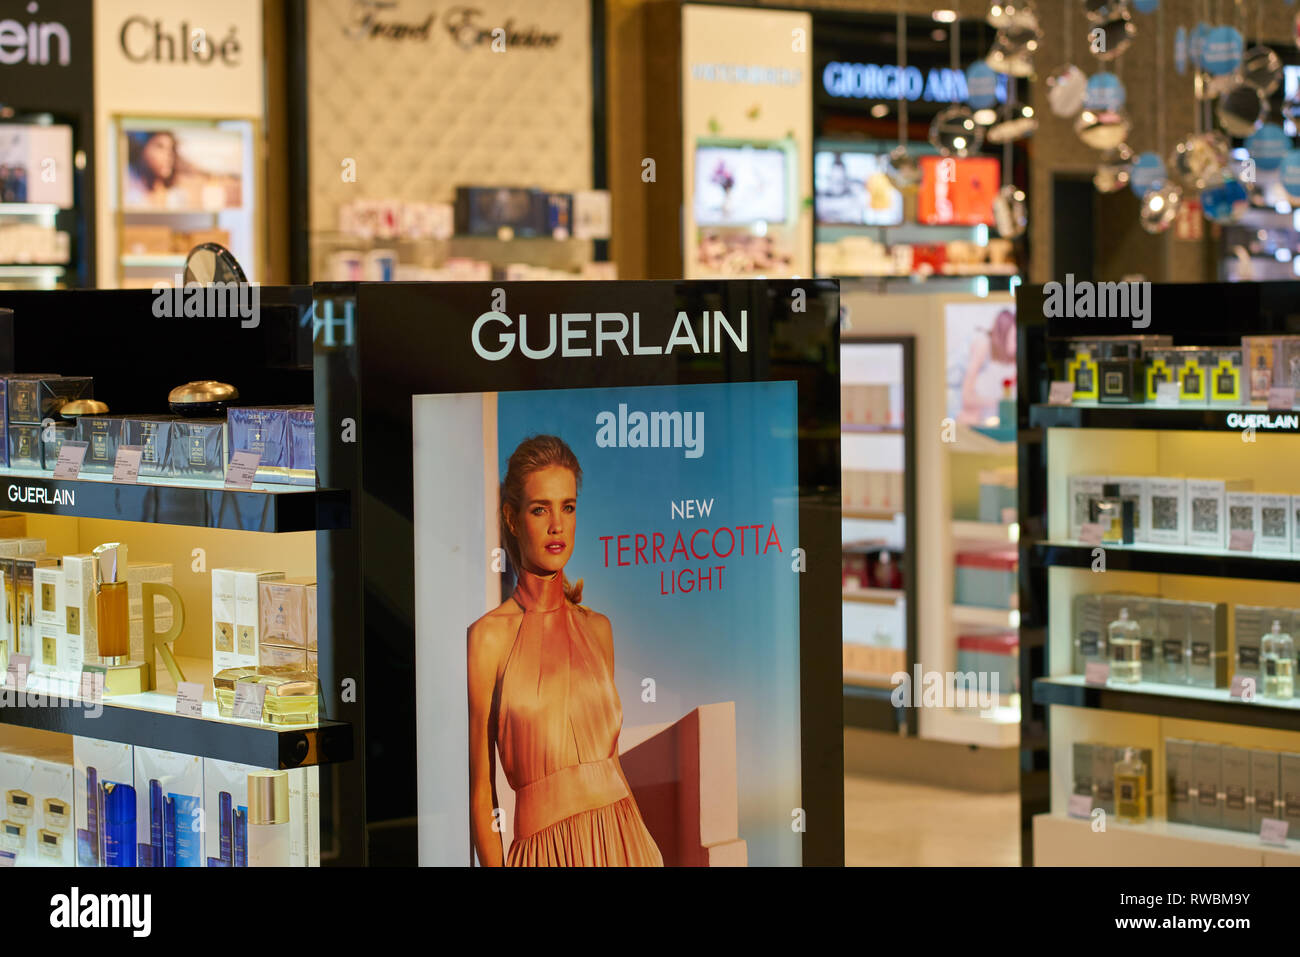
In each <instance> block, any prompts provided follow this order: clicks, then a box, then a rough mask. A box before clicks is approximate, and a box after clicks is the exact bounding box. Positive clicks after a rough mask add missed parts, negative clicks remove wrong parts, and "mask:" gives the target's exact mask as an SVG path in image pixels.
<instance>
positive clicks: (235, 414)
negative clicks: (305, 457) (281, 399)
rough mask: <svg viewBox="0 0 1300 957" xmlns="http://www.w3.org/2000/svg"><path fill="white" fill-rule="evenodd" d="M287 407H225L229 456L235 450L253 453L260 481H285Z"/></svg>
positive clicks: (288, 409)
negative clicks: (257, 460)
mask: <svg viewBox="0 0 1300 957" xmlns="http://www.w3.org/2000/svg"><path fill="white" fill-rule="evenodd" d="M290 408H291V407H290V406H236V407H232V408H230V409H227V410H226V423H227V425H228V426H229V428H230V452H229V455H230V459H231V460H233V459H234V457H235V453H236V452H256V453H257V454H258V455H259V456H260V457H261V461H260V463H259V464H258V467H257V480H258V481H260V482H287V481H288V480H289V411H290Z"/></svg>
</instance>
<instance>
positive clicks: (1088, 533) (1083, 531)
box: [1079, 522, 1101, 545]
mask: <svg viewBox="0 0 1300 957" xmlns="http://www.w3.org/2000/svg"><path fill="white" fill-rule="evenodd" d="M1079 541H1081V542H1083V544H1085V545H1100V544H1101V525H1100V524H1098V523H1097V522H1084V523H1083V525H1081V526H1080V527H1079Z"/></svg>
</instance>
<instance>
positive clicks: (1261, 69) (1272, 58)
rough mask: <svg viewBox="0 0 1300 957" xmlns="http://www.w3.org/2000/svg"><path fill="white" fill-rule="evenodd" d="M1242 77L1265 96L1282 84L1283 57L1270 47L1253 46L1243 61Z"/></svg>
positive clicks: (1271, 93)
mask: <svg viewBox="0 0 1300 957" xmlns="http://www.w3.org/2000/svg"><path fill="white" fill-rule="evenodd" d="M1241 78H1242V79H1243V80H1244V81H1245V82H1247V83H1249V84H1250V85H1251V86H1253V87H1254V88H1255V89H1257V90H1259V92H1260V93H1262V94H1264V96H1272V95H1273V93H1274V92H1276V90H1277V88H1278V87H1279V86H1281V85H1282V58H1281V57H1279V56H1278V55H1277V54H1276V53H1274V52H1273V51H1272V50H1270V49H1269V48H1268V47H1251V48H1250V49H1249V50H1247V51H1246V55H1245V56H1244V57H1243V58H1242V61H1241Z"/></svg>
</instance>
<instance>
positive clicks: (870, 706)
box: [844, 682, 907, 734]
mask: <svg viewBox="0 0 1300 957" xmlns="http://www.w3.org/2000/svg"><path fill="white" fill-rule="evenodd" d="M892 695H893V689H892V688H888V687H862V686H859V685H854V684H849V683H848V682H845V685H844V724H845V725H846V726H848V727H852V728H863V729H866V730H868V731H889V732H892V733H895V734H897V733H899V732H900V731H902V730H903V729H905V728H906V726H907V709H906V708H898V707H895V705H894V702H893V700H892Z"/></svg>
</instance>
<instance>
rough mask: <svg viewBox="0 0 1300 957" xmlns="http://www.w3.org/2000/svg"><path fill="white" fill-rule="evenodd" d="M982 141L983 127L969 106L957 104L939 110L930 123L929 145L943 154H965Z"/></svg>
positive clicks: (974, 148) (976, 147) (977, 147)
mask: <svg viewBox="0 0 1300 957" xmlns="http://www.w3.org/2000/svg"><path fill="white" fill-rule="evenodd" d="M983 143H984V127H982V126H980V125H979V124H978V123H976V122H975V117H974V115H973V114H972V113H971V108H970V107H969V106H964V105H962V104H957V105H954V106H949V107H947V108H945V109H943V110H940V111H939V114H938V115H937V116H936V117H935V118H934V122H932V123H931V124H930V145H931V146H933V147H934V148H935V149H937V150H938V151H939V152H940V153H942V154H943V155H944V156H966V155H967V154H968V153H972V152H974V151H975V150H978V149H979V148H980V146H981V145H983Z"/></svg>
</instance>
